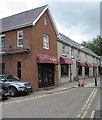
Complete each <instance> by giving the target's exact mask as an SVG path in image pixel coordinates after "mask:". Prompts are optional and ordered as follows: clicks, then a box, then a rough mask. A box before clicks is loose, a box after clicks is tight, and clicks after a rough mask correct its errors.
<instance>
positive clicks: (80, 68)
mask: <svg viewBox="0 0 102 120" xmlns="http://www.w3.org/2000/svg"><path fill="white" fill-rule="evenodd" d="M78 75H82V66H78Z"/></svg>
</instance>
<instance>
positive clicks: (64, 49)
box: [62, 44, 66, 56]
mask: <svg viewBox="0 0 102 120" xmlns="http://www.w3.org/2000/svg"><path fill="white" fill-rule="evenodd" d="M62 55H64V56H65V55H66V45H65V44H62Z"/></svg>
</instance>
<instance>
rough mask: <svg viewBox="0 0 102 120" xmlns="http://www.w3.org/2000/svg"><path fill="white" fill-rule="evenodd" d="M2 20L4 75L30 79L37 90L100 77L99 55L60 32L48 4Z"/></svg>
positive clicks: (1, 60) (1, 52)
mask: <svg viewBox="0 0 102 120" xmlns="http://www.w3.org/2000/svg"><path fill="white" fill-rule="evenodd" d="M1 21H2V22H1V23H2V29H1V32H0V42H1V46H0V54H1V56H0V57H2V59H0V66H1V67H2V74H4V73H7V74H13V75H15V76H17V77H19V78H21V79H22V80H26V81H30V82H32V85H33V89H34V90H41V89H46V88H47V89H48V88H49V87H56V86H57V85H59V84H64V83H67V82H69V81H73V80H74V78H75V77H76V76H78V77H79V78H80V79H84V78H87V77H94V76H96V75H97V76H99V74H100V70H102V66H101V65H102V64H100V57H99V56H97V55H96V54H95V53H93V52H92V51H91V50H89V49H87V48H85V47H83V46H81V45H80V44H79V43H77V42H75V41H73V40H71V39H70V38H68V37H67V36H65V35H63V34H61V33H59V32H58V30H57V28H56V25H55V23H54V20H53V18H52V16H51V13H50V11H49V9H48V6H47V5H46V6H42V7H39V8H36V9H32V10H29V11H25V12H22V13H19V14H16V15H13V16H9V17H6V18H3V19H2V20H1Z"/></svg>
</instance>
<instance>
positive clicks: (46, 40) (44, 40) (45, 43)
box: [43, 34, 49, 49]
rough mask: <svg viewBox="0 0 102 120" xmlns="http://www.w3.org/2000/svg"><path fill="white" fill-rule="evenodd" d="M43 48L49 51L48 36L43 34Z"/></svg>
mask: <svg viewBox="0 0 102 120" xmlns="http://www.w3.org/2000/svg"><path fill="white" fill-rule="evenodd" d="M43 48H44V49H49V36H48V35H45V34H44V35H43Z"/></svg>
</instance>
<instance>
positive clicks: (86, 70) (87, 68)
mask: <svg viewBox="0 0 102 120" xmlns="http://www.w3.org/2000/svg"><path fill="white" fill-rule="evenodd" d="M85 75H86V76H89V67H87V66H86V67H85Z"/></svg>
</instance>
